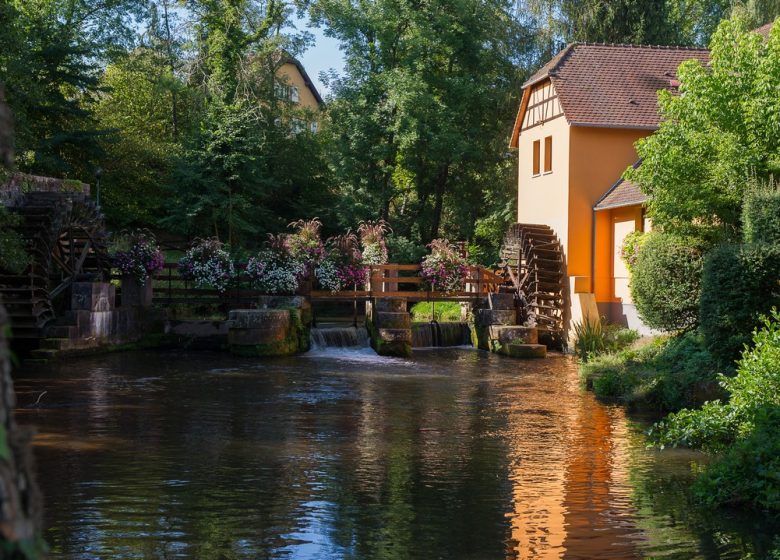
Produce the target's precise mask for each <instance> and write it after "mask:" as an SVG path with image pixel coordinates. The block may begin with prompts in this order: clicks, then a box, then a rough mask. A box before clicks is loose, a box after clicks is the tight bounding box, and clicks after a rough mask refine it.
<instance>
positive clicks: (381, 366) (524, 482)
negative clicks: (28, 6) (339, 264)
mask: <svg viewBox="0 0 780 560" xmlns="http://www.w3.org/2000/svg"><path fill="white" fill-rule="evenodd" d="M20 377H21V378H20V379H18V380H17V387H18V389H19V404H20V407H21V408H20V410H19V415H20V420H21V421H22V422H25V423H31V424H36V425H38V427H39V434H38V436H37V437H36V439H35V444H36V454H37V457H38V461H39V467H40V468H39V470H40V479H41V484H42V486H43V491H44V495H45V496H46V500H47V504H46V505H47V510H46V515H47V525H48V527H49V529H48V532H47V540H48V541H49V542H50V544H51V547H52V552H53V556H54V557H59V558H79V559H80V558H84V559H86V558H90V559H92V558H296V559H298V558H318V559H321V558H350V559H352V558H355V559H357V558H369V559H375V558H376V559H405V558H425V559H429V558H448V559H450V558H467V559H468V558H473V559H500V558H506V559H515V558H534V559H537V558H538V559H547V558H590V559H597V558H636V557H643V556H648V557H656V556H658V557H665V558H731V557H733V558H737V557H740V556H739V554H742V553H743V552H745V551H756V552H760V551H766V550H768V548H769V547H770V546H771V542H772V535H773V534H774V533H775V532H776V530H775V527H774V525H773V523H772V522H771V521H770V520H766V519H763V518H762V519H761V520H760V521H757V520H756V519H752V518H747V517H745V516H741V517H736V516H735V517H734V518H726V517H724V516H723V514H717V515H715V514H706V515H705V514H703V513H702V512H700V511H699V510H697V509H696V508H694V507H692V506H691V504H689V503H688V501H687V500H686V498H685V496H686V494H685V492H684V490H685V487H686V486H687V485H688V484H689V481H690V466H691V462H692V461H693V460H699V457H698V456H695V455H691V454H682V453H664V454H658V453H656V452H651V451H647V450H645V449H644V445H643V441H642V438H641V433H640V432H639V431H638V430H636V429H634V428H633V427H632V425H631V423H630V422H629V421H628V420H627V419H626V418H625V416H624V414H623V412H622V410H621V409H619V408H614V407H605V406H602V405H600V404H598V403H597V402H596V401H594V400H593V399H592V398H591V396H590V395H589V394H587V393H582V392H581V391H580V389H579V387H578V385H577V380H576V372H575V367H574V364H573V362H572V361H571V360H568V359H565V358H554V359H549V360H545V361H538V362H518V361H512V360H509V359H502V358H500V357H497V356H493V355H487V354H484V353H481V352H477V351H473V350H443V351H436V352H422V353H419V354H418V353H416V354H415V357H414V358H413V359H412V360H382V359H377V358H376V357H375V356H373V357H372V356H371V355H369V354H365V355H363V354H360V355H356V356H351V359H348V360H347V359H344V356H342V355H341V354H340V353H339V352H336V353H329V352H327V351H323V352H320V353H318V354H317V355H313V356H307V357H302V358H292V359H280V360H271V361H263V362H258V361H251V360H246V359H238V358H233V357H230V356H227V355H222V354H199V353H196V354H191V355H188V354H174V353H136V354H117V355H112V356H105V357H100V358H92V359H85V360H80V361H75V362H70V363H67V364H63V365H60V366H58V367H57V368H56V369H48V370H39V371H28V372H23V373H22V375H21V376H20ZM43 390H47V391H48V393H47V395H46V396H45V397H44V398H43V399H42V401H41V406H39V407H37V408H30V407H26V406H25V405H26V404H30V403H33V402H35V399H36V398H37V396H38V394H40V392H41V391H43ZM740 523H742V525H740ZM756 523H758V524H756ZM751 524H753V525H751ZM757 557H759V556H757Z"/></svg>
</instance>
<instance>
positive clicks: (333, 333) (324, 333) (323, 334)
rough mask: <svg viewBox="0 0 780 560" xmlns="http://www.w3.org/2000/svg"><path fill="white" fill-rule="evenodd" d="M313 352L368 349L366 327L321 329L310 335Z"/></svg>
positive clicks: (312, 331)
mask: <svg viewBox="0 0 780 560" xmlns="http://www.w3.org/2000/svg"><path fill="white" fill-rule="evenodd" d="M309 340H310V342H311V349H312V350H323V349H325V348H368V347H369V346H370V342H369V339H368V331H367V330H366V329H365V327H352V326H350V327H341V326H339V327H319V328H313V329H311V334H310V335H309Z"/></svg>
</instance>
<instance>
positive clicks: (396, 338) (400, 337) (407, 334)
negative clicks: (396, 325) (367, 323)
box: [378, 328, 412, 344]
mask: <svg viewBox="0 0 780 560" xmlns="http://www.w3.org/2000/svg"><path fill="white" fill-rule="evenodd" d="M378 331H379V339H380V340H381V341H382V342H405V343H408V344H411V343H412V330H411V329H384V328H380V329H378Z"/></svg>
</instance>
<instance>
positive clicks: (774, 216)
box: [742, 188, 780, 244]
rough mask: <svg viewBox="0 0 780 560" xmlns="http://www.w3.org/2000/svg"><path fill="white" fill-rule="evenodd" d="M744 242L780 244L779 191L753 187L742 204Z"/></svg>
mask: <svg viewBox="0 0 780 560" xmlns="http://www.w3.org/2000/svg"><path fill="white" fill-rule="evenodd" d="M742 235H743V237H744V239H745V243H772V244H780V191H776V190H769V189H766V188H764V189H754V190H751V191H748V192H747V193H746V195H745V202H744V203H743V205H742Z"/></svg>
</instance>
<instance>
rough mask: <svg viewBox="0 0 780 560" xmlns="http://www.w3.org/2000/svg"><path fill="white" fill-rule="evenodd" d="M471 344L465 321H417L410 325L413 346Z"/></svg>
mask: <svg viewBox="0 0 780 560" xmlns="http://www.w3.org/2000/svg"><path fill="white" fill-rule="evenodd" d="M443 346H471V331H470V330H469V326H468V325H467V324H466V323H438V322H436V321H431V322H430V323H417V324H414V325H412V347H413V348H436V347H443Z"/></svg>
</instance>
